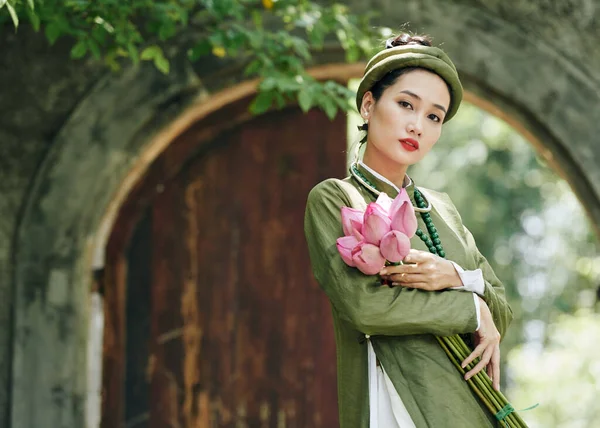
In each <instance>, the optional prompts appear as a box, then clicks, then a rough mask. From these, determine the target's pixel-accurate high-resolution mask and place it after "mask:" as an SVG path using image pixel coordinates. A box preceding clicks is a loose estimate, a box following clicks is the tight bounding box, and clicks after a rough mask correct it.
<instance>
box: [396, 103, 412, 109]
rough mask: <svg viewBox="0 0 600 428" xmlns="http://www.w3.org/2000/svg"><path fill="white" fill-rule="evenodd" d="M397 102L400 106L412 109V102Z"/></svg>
mask: <svg viewBox="0 0 600 428" xmlns="http://www.w3.org/2000/svg"><path fill="white" fill-rule="evenodd" d="M398 104H399V105H400V107H405V108H409V109H412V104H411V103H409V102H408V101H398Z"/></svg>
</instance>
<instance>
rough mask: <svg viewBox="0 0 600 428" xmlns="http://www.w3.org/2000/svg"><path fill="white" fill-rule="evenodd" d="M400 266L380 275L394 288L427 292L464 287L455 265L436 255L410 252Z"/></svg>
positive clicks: (386, 270)
mask: <svg viewBox="0 0 600 428" xmlns="http://www.w3.org/2000/svg"><path fill="white" fill-rule="evenodd" d="M403 261H404V263H409V264H403V265H400V266H386V267H385V268H383V269H382V270H381V271H380V272H379V275H380V276H381V278H382V279H384V280H387V281H388V282H391V284H392V285H394V286H401V287H409V288H420V289H423V290H427V291H437V290H443V289H446V288H450V287H460V286H462V285H463V283H462V281H461V280H460V276H458V272H456V269H454V265H453V264H452V263H451V262H450V261H448V260H446V259H443V258H441V257H439V256H437V255H435V254H432V253H429V252H426V251H419V250H412V249H411V250H410V253H408V255H407V256H406V257H405V258H404V260H403Z"/></svg>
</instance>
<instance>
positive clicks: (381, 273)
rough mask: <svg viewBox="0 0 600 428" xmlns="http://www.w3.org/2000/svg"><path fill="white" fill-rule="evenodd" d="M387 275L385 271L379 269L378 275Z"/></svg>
mask: <svg viewBox="0 0 600 428" xmlns="http://www.w3.org/2000/svg"><path fill="white" fill-rule="evenodd" d="M386 273H387V269H381V271H380V272H379V275H385V274H386Z"/></svg>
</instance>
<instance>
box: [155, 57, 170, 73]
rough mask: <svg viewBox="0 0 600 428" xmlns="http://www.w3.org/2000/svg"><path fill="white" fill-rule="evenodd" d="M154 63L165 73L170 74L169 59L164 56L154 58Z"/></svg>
mask: <svg viewBox="0 0 600 428" xmlns="http://www.w3.org/2000/svg"><path fill="white" fill-rule="evenodd" d="M154 65H155V66H156V68H158V70H159V71H160V72H161V73H163V74H169V69H170V64H169V60H168V59H167V58H165V57H164V56H162V55H161V56H159V57H156V58H154Z"/></svg>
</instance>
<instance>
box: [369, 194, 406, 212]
mask: <svg viewBox="0 0 600 428" xmlns="http://www.w3.org/2000/svg"><path fill="white" fill-rule="evenodd" d="M402 190H404V189H402ZM404 193H406V191H405V192H404ZM375 203H376V204H377V205H379V206H380V207H381V208H383V210H384V211H385V212H386V213H387V214H388V215H389V214H390V213H391V209H392V204H393V203H394V201H393V200H392V198H390V197H389V196H388V195H387V193H383V192H381V193H380V194H379V196H378V197H377V200H376V201H375Z"/></svg>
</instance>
